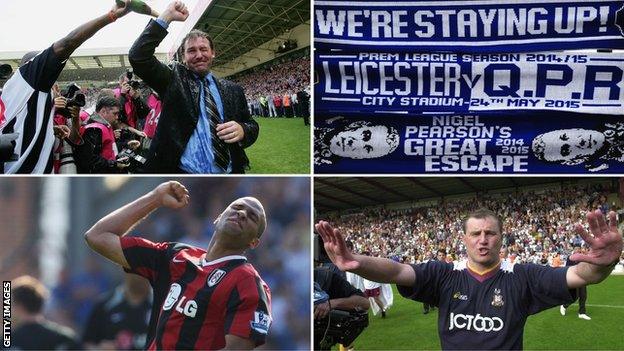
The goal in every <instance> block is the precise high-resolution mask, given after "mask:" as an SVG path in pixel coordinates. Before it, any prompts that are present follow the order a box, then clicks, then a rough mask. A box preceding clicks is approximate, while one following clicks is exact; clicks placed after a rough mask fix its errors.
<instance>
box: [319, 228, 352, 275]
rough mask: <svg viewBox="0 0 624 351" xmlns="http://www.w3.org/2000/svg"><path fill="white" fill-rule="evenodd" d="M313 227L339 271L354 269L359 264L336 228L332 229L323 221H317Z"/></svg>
mask: <svg viewBox="0 0 624 351" xmlns="http://www.w3.org/2000/svg"><path fill="white" fill-rule="evenodd" d="M314 228H316V231H317V232H318V233H319V235H320V236H321V238H322V239H323V246H324V247H325V251H326V252H327V256H329V259H330V260H331V261H332V262H334V264H335V265H336V266H337V267H338V268H339V269H340V270H341V271H350V270H354V269H357V268H358V267H359V266H360V263H359V262H358V261H357V260H356V259H355V257H354V256H353V254H352V253H351V251H349V249H348V248H347V243H346V242H345V240H344V238H343V237H342V234H340V231H339V230H338V229H334V228H333V227H332V226H331V225H330V224H329V223H328V222H325V221H319V222H318V223H317V224H315V225H314Z"/></svg>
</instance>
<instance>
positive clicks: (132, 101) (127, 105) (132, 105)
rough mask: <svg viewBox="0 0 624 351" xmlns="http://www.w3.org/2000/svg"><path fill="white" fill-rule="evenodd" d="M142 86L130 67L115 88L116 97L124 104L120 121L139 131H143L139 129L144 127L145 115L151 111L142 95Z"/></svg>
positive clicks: (125, 125) (120, 113)
mask: <svg viewBox="0 0 624 351" xmlns="http://www.w3.org/2000/svg"><path fill="white" fill-rule="evenodd" d="M140 88H141V83H140V82H139V81H138V80H136V79H135V76H134V73H132V71H131V70H129V69H128V70H127V71H126V73H124V74H122V75H121V76H119V87H118V88H117V89H114V92H115V97H116V98H117V99H119V102H120V104H121V106H122V109H121V110H120V111H119V122H121V123H122V125H123V127H131V128H133V129H134V130H135V131H136V132H138V133H141V132H139V131H140V130H141V129H143V125H144V124H145V117H146V116H147V114H148V113H149V107H148V106H147V102H146V100H145V98H143V96H142V95H141V90H140ZM141 134H142V133H141ZM141 136H144V135H141Z"/></svg>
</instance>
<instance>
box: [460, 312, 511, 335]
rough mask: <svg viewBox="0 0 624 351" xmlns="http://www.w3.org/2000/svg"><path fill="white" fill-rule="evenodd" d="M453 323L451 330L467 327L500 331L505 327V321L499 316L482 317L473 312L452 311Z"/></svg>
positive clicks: (476, 329) (477, 329) (467, 328)
mask: <svg viewBox="0 0 624 351" xmlns="http://www.w3.org/2000/svg"><path fill="white" fill-rule="evenodd" d="M450 319H451V323H450V325H449V330H453V329H466V330H475V331H483V332H491V331H495V332H496V331H499V330H501V329H503V327H504V326H505V323H503V320H502V319H500V318H498V317H482V316H481V314H479V313H477V315H476V316H473V315H471V314H461V313H458V314H455V313H451V316H450Z"/></svg>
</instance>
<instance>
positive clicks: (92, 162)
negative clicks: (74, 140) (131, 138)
mask: <svg viewBox="0 0 624 351" xmlns="http://www.w3.org/2000/svg"><path fill="white" fill-rule="evenodd" d="M119 110H120V106H119V101H118V100H117V99H115V98H114V97H112V96H109V95H102V96H100V97H99V99H98V101H97V103H96V105H95V113H94V114H93V115H92V116H91V118H89V120H88V121H87V125H86V126H85V127H84V131H83V132H82V138H83V140H84V142H83V143H82V145H77V146H76V148H77V149H79V150H77V154H78V155H80V156H77V157H76V162H77V164H78V165H79V169H80V172H81V173H83V172H84V173H126V168H127V167H128V166H129V160H128V157H118V149H117V145H116V143H115V139H116V138H115V130H114V129H113V125H112V124H113V123H114V122H115V121H116V120H117V118H118V117H119Z"/></svg>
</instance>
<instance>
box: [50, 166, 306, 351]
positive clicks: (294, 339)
mask: <svg viewBox="0 0 624 351" xmlns="http://www.w3.org/2000/svg"><path fill="white" fill-rule="evenodd" d="M239 180H240V181H237V182H206V181H204V180H202V179H199V178H195V179H193V178H186V179H184V183H185V185H187V187H188V189H189V191H190V193H191V194H210V193H224V194H229V195H231V196H230V197H231V198H232V199H235V198H237V197H241V196H247V195H249V194H251V193H253V192H257V190H255V189H262V191H261V196H260V197H261V198H262V200H263V203H264V206H265V210H266V213H267V215H268V226H267V232H266V233H265V234H264V235H263V237H262V242H261V244H260V246H259V247H258V248H256V249H255V250H249V251H248V252H247V254H246V256H247V258H248V259H249V261H250V262H251V263H252V264H253V265H254V267H256V269H257V270H258V272H259V273H260V274H261V276H262V278H263V279H264V280H265V281H266V283H267V284H268V285H269V287H270V289H271V291H272V317H273V323H272V325H271V330H270V334H269V338H268V339H267V344H265V345H264V346H263V348H266V349H270V350H274V349H288V350H294V349H308V348H309V330H310V329H309V328H310V322H309V311H310V299H309V296H310V295H309V294H310V279H311V278H310V265H311V262H309V260H307V259H305V258H306V257H308V256H309V253H308V252H309V249H308V248H309V238H308V236H309V235H308V233H309V230H310V229H309V228H310V223H309V201H307V200H306V201H304V199H306V198H307V196H302V194H304V193H307V192H308V191H309V190H308V189H309V182H308V180H307V179H305V178H284V180H283V181H279V182H276V181H272V180H269V179H265V180H258V179H257V178H256V179H255V180H254V179H250V178H239ZM191 196H192V195H191ZM226 201H227V199H224V198H222V197H213V196H208V197H205V196H204V197H202V196H194V197H193V205H192V206H189V207H187V208H185V209H182V210H177V211H173V210H162V211H159V213H158V214H155V215H151V216H148V217H147V218H146V219H145V220H144V221H142V222H141V223H140V224H139V225H138V226H137V227H135V228H134V229H133V230H132V231H131V233H130V234H129V235H137V236H141V237H144V238H146V239H149V240H152V241H154V242H169V241H175V242H181V243H185V244H189V245H193V246H197V247H200V248H204V249H205V248H206V247H208V243H209V242H210V238H211V235H212V233H213V229H214V223H213V220H214V218H216V216H217V215H218V214H219V212H220V211H221V210H222V209H223V207H224V206H225V205H227V204H224V202H226ZM109 266H110V264H109V263H107V262H104V261H103V260H102V259H101V258H99V257H98V256H97V255H96V254H95V253H91V252H89V253H87V254H86V256H85V259H84V262H83V263H82V264H80V265H76V266H66V267H65V269H64V270H63V271H62V273H61V276H60V280H59V284H58V285H57V286H56V287H53V288H52V289H51V292H52V294H51V301H50V303H48V304H47V310H46V316H49V317H50V319H51V320H53V321H55V322H58V323H60V324H62V325H66V326H69V327H71V328H72V329H74V330H75V331H76V332H77V334H78V335H85V334H86V333H87V330H85V326H87V325H88V324H87V321H88V320H89V315H90V314H91V311H92V310H93V307H94V305H95V304H96V301H97V300H98V299H99V298H101V297H102V296H103V294H105V293H106V292H110V291H111V290H113V289H114V288H115V284H113V282H119V281H120V280H121V276H122V275H123V272H122V270H121V268H119V270H116V271H112V272H110V271H108V270H107V269H106V268H107V267H108V268H110V267H109Z"/></svg>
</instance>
